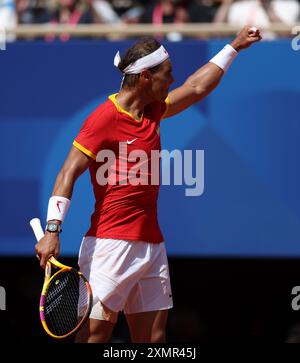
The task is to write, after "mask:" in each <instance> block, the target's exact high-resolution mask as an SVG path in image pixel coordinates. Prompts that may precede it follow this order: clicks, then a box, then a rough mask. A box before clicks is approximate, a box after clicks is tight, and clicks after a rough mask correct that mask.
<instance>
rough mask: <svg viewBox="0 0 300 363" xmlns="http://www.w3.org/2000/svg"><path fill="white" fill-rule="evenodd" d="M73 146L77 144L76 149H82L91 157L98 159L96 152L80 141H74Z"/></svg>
mask: <svg viewBox="0 0 300 363" xmlns="http://www.w3.org/2000/svg"><path fill="white" fill-rule="evenodd" d="M73 146H75V147H76V149H78V150H80V151H81V152H83V153H84V154H85V155H87V156H89V157H90V158H92V159H94V160H96V155H95V154H94V153H92V152H91V151H90V150H88V149H87V148H85V147H84V146H82V145H81V144H79V142H77V141H76V140H74V141H73Z"/></svg>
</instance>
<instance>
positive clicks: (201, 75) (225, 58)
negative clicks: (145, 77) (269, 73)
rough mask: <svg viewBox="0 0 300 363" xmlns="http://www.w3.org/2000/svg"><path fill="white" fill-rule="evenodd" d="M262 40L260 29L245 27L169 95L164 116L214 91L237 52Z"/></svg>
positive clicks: (175, 112)
mask: <svg viewBox="0 0 300 363" xmlns="http://www.w3.org/2000/svg"><path fill="white" fill-rule="evenodd" d="M260 40H261V36H260V32H259V30H257V29H255V28H251V27H245V28H244V29H243V30H242V31H241V32H240V33H239V34H238V35H237V37H236V38H235V39H234V40H233V41H232V42H231V44H230V46H229V45H227V46H226V47H225V48H224V49H223V50H222V51H221V52H220V53H218V54H217V56H216V57H214V58H213V59H212V60H211V61H210V62H208V63H207V64H205V65H204V66H203V67H201V68H200V69H198V70H197V71H196V72H195V73H194V74H192V75H191V76H190V77H189V78H188V79H187V80H186V81H185V82H184V84H183V85H182V86H180V87H178V88H176V89H174V90H173V91H171V92H170V93H169V95H168V109H167V111H166V113H165V115H164V117H163V118H167V117H171V116H174V115H176V114H177V113H179V112H181V111H183V110H185V109H186V108H188V107H189V106H191V105H193V104H194V103H196V102H199V101H201V100H202V99H203V98H205V97H206V96H207V95H208V94H209V93H210V92H212V91H213V90H214V89H215V88H216V87H217V85H218V84H219V82H220V81H221V78H222V76H223V74H224V71H226V69H227V68H228V67H229V65H230V63H231V62H232V61H233V59H234V58H235V56H236V54H237V53H238V52H239V51H240V50H242V49H245V48H248V47H250V45H252V44H253V43H256V42H258V41H260Z"/></svg>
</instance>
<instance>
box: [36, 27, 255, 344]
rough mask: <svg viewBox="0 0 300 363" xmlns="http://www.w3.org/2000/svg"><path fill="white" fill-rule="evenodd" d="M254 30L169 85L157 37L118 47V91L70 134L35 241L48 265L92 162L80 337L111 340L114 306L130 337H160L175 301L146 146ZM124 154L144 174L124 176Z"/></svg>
mask: <svg viewBox="0 0 300 363" xmlns="http://www.w3.org/2000/svg"><path fill="white" fill-rule="evenodd" d="M260 39H261V36H260V32H259V30H258V29H256V28H250V27H245V28H244V29H243V30H242V31H241V32H240V33H239V34H238V35H237V37H236V38H235V39H234V40H233V41H232V43H231V44H228V45H226V46H225V47H224V48H223V49H222V50H221V51H220V52H219V53H218V54H217V55H216V56H215V57H213V58H212V59H211V60H210V61H209V62H208V63H207V64H205V65H204V66H203V67H201V68H200V69H199V70H197V71H196V72H195V73H194V74H192V75H191V76H190V77H189V78H188V79H187V80H186V81H185V83H184V84H183V85H182V86H180V87H178V88H176V89H174V90H173V91H171V92H170V93H169V88H170V86H171V84H172V82H173V80H174V79H173V75H172V63H171V61H170V57H169V54H168V52H167V51H166V49H165V48H164V47H163V46H162V45H161V44H159V42H158V41H156V40H155V39H153V38H143V39H141V40H140V41H138V42H137V43H136V44H135V45H133V46H132V47H131V48H129V49H128V50H127V52H126V53H125V55H124V56H123V57H122V58H121V57H120V54H119V52H118V53H117V54H116V56H115V60H114V64H115V66H116V67H118V69H119V70H120V71H121V72H122V74H123V80H122V85H121V89H120V92H119V93H118V94H114V95H111V96H109V97H108V99H107V101H106V102H104V103H103V104H101V105H100V106H99V107H98V108H97V109H96V110H95V111H94V112H93V113H92V114H91V115H90V116H89V117H88V119H87V120H86V121H85V123H84V124H83V126H82V128H81V130H80V131H79V134H78V136H77V137H76V138H75V140H74V143H73V146H72V148H71V151H70V153H69V155H68V157H67V159H66V160H65V162H64V165H63V167H62V169H61V171H60V172H59V174H58V176H57V179H56V182H55V186H54V189H53V193H52V196H51V198H50V199H49V204H48V215H47V227H46V233H45V236H44V238H42V239H41V240H40V241H39V243H37V245H36V254H37V257H38V258H39V259H40V265H41V267H43V268H45V265H46V262H47V260H48V258H49V257H50V256H51V255H54V257H57V256H58V255H59V250H60V242H59V233H60V232H61V228H62V227H61V226H62V223H63V221H64V218H65V216H66V214H67V211H68V208H69V206H70V199H71V196H72V191H73V187H74V184H75V182H76V180H77V178H78V177H79V176H80V175H81V174H82V173H83V172H84V171H85V170H86V169H88V168H89V171H90V176H91V182H92V184H93V189H94V195H95V210H94V213H93V215H92V217H91V226H90V229H89V230H88V232H87V233H86V235H85V237H84V238H83V240H82V244H81V248H80V252H79V266H80V269H81V271H82V273H83V274H84V275H85V276H86V277H87V278H88V279H89V281H90V284H91V287H92V290H93V295H94V301H93V308H92V311H91V315H90V319H89V320H88V322H87V323H86V325H85V326H84V327H83V328H82V329H81V331H80V332H79V333H78V335H77V338H76V341H77V342H108V341H109V340H110V338H111V335H112V332H113V328H114V325H115V323H116V322H117V317H118V312H120V311H124V313H125V315H126V319H127V322H128V326H129V330H130V334H131V339H132V342H151V343H161V342H165V328H166V323H167V316H168V309H170V308H171V307H172V306H173V302H172V292H171V286H170V278H169V269H168V261H167V256H166V250H165V245H164V242H163V241H164V238H163V236H162V233H161V231H160V228H159V224H158V221H157V197H158V190H159V185H158V183H152V184H151V176H152V175H151V169H146V170H148V172H145V173H143V172H141V170H142V167H141V164H144V166H145V165H147V166H150V165H151V151H152V150H160V148H161V145H160V137H159V125H160V120H161V119H164V118H168V117H171V116H173V115H176V114H177V113H179V112H181V111H183V110H185V109H186V108H187V107H189V106H191V105H193V104H194V103H196V102H199V101H200V100H202V99H203V98H204V97H206V96H207V95H208V94H209V93H210V92H211V91H212V90H213V89H214V88H215V87H216V86H217V85H218V83H219V82H220V80H221V78H222V76H223V75H224V73H225V72H226V71H227V69H228V67H229V66H230V64H231V63H232V61H233V60H234V58H235V57H236V56H237V54H238V52H239V51H241V50H242V49H245V48H248V47H249V46H251V45H252V44H253V43H255V42H257V41H259V40H260ZM120 144H122V147H123V149H122V148H120ZM126 149H127V150H126ZM141 150H142V151H143V152H145V155H146V156H147V157H148V159H147V160H146V161H145V160H143V162H142V163H139V162H138V161H137V160H127V159H126V158H127V154H128V153H130V155H133V154H134V153H133V154H132V152H134V151H137V152H139V153H140V151H141ZM103 151H104V152H106V154H104V156H105V155H106V156H107V157H108V159H110V158H109V157H110V156H112V155H115V162H112V163H111V165H110V166H111V168H110V171H109V173H108V174H109V175H110V176H112V175H114V176H115V177H117V180H118V182H117V183H105V182H103V181H105V178H104V174H105V173H104V174H103V173H102V171H103V168H105V167H106V166H107V158H105V157H104V156H103V153H102V154H101V152H103ZM125 152H127V154H126V153H125ZM126 163H127V164H128V163H129V164H130V165H131V166H133V167H134V166H135V165H136V164H139V167H138V168H137V169H136V172H135V173H133V176H132V175H131V176H132V177H134V176H135V177H137V176H138V171H137V170H139V172H140V173H142V174H143V177H144V179H143V178H142V179H139V177H140V176H139V177H138V178H137V179H138V180H140V181H141V180H142V181H141V182H139V183H135V182H131V183H130V182H128V179H130V173H127V169H124V164H126ZM101 168H102V169H101ZM131 174H132V170H131ZM108 179H109V177H108V178H107V179H106V180H108ZM145 180H146V182H145ZM126 181H127V182H126ZM143 181H144V182H143ZM149 181H150V182H149Z"/></svg>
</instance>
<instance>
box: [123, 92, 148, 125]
mask: <svg viewBox="0 0 300 363" xmlns="http://www.w3.org/2000/svg"><path fill="white" fill-rule="evenodd" d="M116 100H117V101H118V103H119V105H120V106H121V107H122V108H123V109H124V110H125V111H127V112H129V113H131V114H132V115H133V116H134V117H135V118H137V119H140V118H141V117H142V115H143V113H144V108H145V106H146V105H147V104H149V99H147V97H146V96H143V95H141V94H140V91H139V90H131V89H123V88H122V89H121V91H120V92H119V94H118V95H117V97H116Z"/></svg>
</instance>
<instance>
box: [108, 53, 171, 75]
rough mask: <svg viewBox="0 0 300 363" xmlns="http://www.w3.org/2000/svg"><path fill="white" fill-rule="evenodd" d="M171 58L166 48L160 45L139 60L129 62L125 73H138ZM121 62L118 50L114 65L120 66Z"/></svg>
mask: <svg viewBox="0 0 300 363" xmlns="http://www.w3.org/2000/svg"><path fill="white" fill-rule="evenodd" d="M168 58H169V54H168V52H167V51H166V50H165V48H164V47H163V46H160V47H159V48H158V49H157V50H156V51H154V52H153V53H150V54H148V55H146V56H145V57H142V58H140V59H138V60H137V61H135V62H133V63H131V64H129V66H127V67H126V68H125V69H124V70H123V73H125V74H138V73H141V72H142V71H143V70H144V69H148V68H152V67H155V66H157V65H159V64H160V63H162V62H163V61H165V60H166V59H168ZM120 62H121V57H120V52H117V54H116V55H115V58H114V65H115V66H116V67H118V65H119V64H120Z"/></svg>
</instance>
